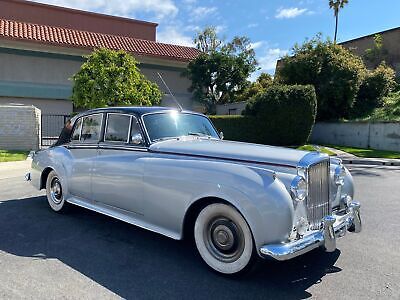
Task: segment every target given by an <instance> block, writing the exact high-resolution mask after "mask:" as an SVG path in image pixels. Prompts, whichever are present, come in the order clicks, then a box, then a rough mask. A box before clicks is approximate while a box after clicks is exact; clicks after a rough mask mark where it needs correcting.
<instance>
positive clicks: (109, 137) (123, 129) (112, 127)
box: [104, 114, 131, 143]
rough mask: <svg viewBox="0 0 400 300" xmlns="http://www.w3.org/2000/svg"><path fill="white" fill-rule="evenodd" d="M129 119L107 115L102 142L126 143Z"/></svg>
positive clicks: (123, 116) (125, 116)
mask: <svg viewBox="0 0 400 300" xmlns="http://www.w3.org/2000/svg"><path fill="white" fill-rule="evenodd" d="M130 122H131V117H130V116H127V115H118V114H108V116H107V128H106V133H105V135H104V140H105V141H108V142H123V143H127V142H128V138H129V124H130Z"/></svg>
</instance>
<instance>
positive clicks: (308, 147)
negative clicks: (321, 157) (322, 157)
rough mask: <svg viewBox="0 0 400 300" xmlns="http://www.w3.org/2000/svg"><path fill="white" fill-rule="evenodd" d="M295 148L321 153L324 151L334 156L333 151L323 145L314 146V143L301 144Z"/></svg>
mask: <svg viewBox="0 0 400 300" xmlns="http://www.w3.org/2000/svg"><path fill="white" fill-rule="evenodd" d="M296 149H298V150H305V151H319V152H322V153H326V154H328V155H329V156H336V153H335V152H332V151H331V150H329V149H327V148H325V147H323V146H316V145H303V146H299V147H297V148H296Z"/></svg>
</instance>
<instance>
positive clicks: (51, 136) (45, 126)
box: [41, 115, 70, 147]
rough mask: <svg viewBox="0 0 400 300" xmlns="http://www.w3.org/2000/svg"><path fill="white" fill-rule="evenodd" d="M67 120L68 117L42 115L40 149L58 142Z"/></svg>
mask: <svg viewBox="0 0 400 300" xmlns="http://www.w3.org/2000/svg"><path fill="white" fill-rule="evenodd" d="M69 118H70V116H69V115H42V141H41V146H42V147H49V146H51V145H53V144H54V143H55V142H56V141H57V140H58V137H59V136H60V133H61V130H62V129H63V128H64V125H65V123H66V122H67V121H68V119H69Z"/></svg>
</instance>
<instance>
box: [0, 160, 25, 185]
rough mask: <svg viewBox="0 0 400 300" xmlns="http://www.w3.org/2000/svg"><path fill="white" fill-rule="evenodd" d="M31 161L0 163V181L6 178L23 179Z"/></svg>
mask: <svg viewBox="0 0 400 300" xmlns="http://www.w3.org/2000/svg"><path fill="white" fill-rule="evenodd" d="M31 162H32V160H31V159H29V158H28V159H27V160H21V161H10V162H2V163H0V180H1V179H6V178H15V177H21V179H24V176H25V174H26V173H27V172H28V171H29V170H30V168H31Z"/></svg>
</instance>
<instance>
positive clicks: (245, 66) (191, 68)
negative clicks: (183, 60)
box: [186, 27, 257, 114]
mask: <svg viewBox="0 0 400 300" xmlns="http://www.w3.org/2000/svg"><path fill="white" fill-rule="evenodd" d="M194 42H195V44H196V46H197V48H198V49H199V50H201V51H202V53H201V54H200V55H199V56H198V57H197V58H196V59H194V60H193V61H191V62H190V63H189V64H188V67H187V71H186V75H187V76H188V78H189V79H190V80H191V81H192V85H191V87H190V91H192V92H193V95H194V98H195V100H197V101H199V102H200V103H203V104H204V105H205V106H206V109H207V112H208V113H210V114H213V113H215V110H216V105H217V104H219V103H221V104H222V103H228V102H233V101H235V99H236V98H235V96H236V94H238V93H240V92H241V91H242V90H243V89H244V88H246V87H247V86H248V82H247V78H248V77H249V75H250V74H251V73H252V72H254V71H255V70H256V66H257V61H256V59H255V53H254V50H253V49H252V48H251V47H250V41H249V39H248V38H246V37H235V38H234V39H233V40H232V41H231V42H228V43H225V42H224V41H223V40H221V39H219V38H218V37H217V34H216V31H215V29H214V28H212V27H208V28H206V29H204V30H203V31H202V32H199V33H198V34H197V36H196V37H195V39H194Z"/></svg>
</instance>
